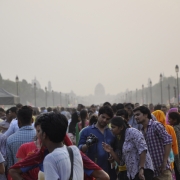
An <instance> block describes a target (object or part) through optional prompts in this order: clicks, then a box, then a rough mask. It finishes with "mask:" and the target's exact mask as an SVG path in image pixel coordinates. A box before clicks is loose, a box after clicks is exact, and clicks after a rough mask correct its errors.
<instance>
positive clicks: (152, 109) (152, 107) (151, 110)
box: [149, 103, 154, 113]
mask: <svg viewBox="0 0 180 180" xmlns="http://www.w3.org/2000/svg"><path fill="white" fill-rule="evenodd" d="M149 110H150V112H151V113H152V112H153V111H154V105H153V104H152V103H151V104H149Z"/></svg>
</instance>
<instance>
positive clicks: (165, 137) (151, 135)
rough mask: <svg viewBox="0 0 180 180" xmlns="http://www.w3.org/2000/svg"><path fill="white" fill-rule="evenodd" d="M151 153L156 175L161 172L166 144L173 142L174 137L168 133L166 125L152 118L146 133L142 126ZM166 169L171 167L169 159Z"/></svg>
mask: <svg viewBox="0 0 180 180" xmlns="http://www.w3.org/2000/svg"><path fill="white" fill-rule="evenodd" d="M141 131H142V133H143V134H144V137H145V140H146V143H147V146H148V150H149V153H150V155H151V159H152V162H153V166H154V177H157V176H159V175H160V174H161V171H160V167H161V166H162V163H163V157H164V150H165V147H164V146H165V145H167V144H171V143H172V137H171V135H169V134H168V133H167V131H166V130H165V127H164V126H163V125H162V124H161V123H159V122H157V121H153V120H152V119H150V120H149V124H148V127H147V131H146V133H145V132H144V130H143V128H142V130H141ZM166 169H170V162H169V161H167V164H166Z"/></svg>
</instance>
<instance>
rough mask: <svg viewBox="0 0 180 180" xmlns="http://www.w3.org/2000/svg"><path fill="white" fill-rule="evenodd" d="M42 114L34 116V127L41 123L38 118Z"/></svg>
mask: <svg viewBox="0 0 180 180" xmlns="http://www.w3.org/2000/svg"><path fill="white" fill-rule="evenodd" d="M41 116H42V114H40V115H39V116H37V117H36V120H35V123H34V127H35V128H36V127H37V126H39V125H41V121H40V120H39V118H40V117H41Z"/></svg>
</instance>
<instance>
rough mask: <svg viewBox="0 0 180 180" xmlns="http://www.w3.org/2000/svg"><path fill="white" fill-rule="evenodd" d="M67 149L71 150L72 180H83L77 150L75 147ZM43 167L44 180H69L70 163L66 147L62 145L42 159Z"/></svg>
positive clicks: (79, 156) (80, 160)
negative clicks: (72, 157) (72, 158)
mask: <svg viewBox="0 0 180 180" xmlns="http://www.w3.org/2000/svg"><path fill="white" fill-rule="evenodd" d="M69 147H70V148H72V151H73V155H74V161H73V180H83V179H84V171H83V162H82V157H81V154H80V152H79V149H78V148H77V147H76V146H69ZM43 166H44V176H45V180H52V179H53V180H69V177H70V173H71V162H70V157H69V153H68V151H67V147H66V146H65V145H64V146H63V147H61V148H56V149H55V150H54V151H53V152H52V153H49V154H48V155H47V156H46V157H45V159H44V162H43Z"/></svg>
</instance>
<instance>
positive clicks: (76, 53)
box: [0, 0, 180, 95]
mask: <svg viewBox="0 0 180 180" xmlns="http://www.w3.org/2000/svg"><path fill="white" fill-rule="evenodd" d="M176 64H179V66H180V1H179V0H123V1H120V0H116V1H115V0H114V1H110V0H91V1H90V0H89V1H87V0H82V1H79V0H72V1H67V0H49V1H47V0H28V1H27V0H16V1H8V0H1V1H0V73H1V75H2V76H3V78H4V79H10V80H13V81H14V80H15V76H16V75H18V76H19V78H20V80H22V79H26V80H27V81H28V82H31V80H32V79H33V78H34V77H36V78H37V80H38V81H39V82H40V84H41V86H42V88H44V87H45V86H47V82H48V81H49V80H50V81H51V83H52V88H53V90H55V91H61V92H70V91H71V90H73V91H74V92H75V93H76V94H77V95H88V94H93V93H94V88H95V85H96V84H97V83H99V82H100V83H102V84H103V85H104V87H105V90H106V93H110V94H116V93H119V92H122V91H125V90H126V89H127V88H128V89H129V90H134V89H136V88H141V86H142V84H143V83H144V84H145V85H147V81H148V78H151V80H152V83H157V82H158V80H159V74H160V73H161V72H162V73H164V74H165V76H170V75H173V76H174V75H175V70H174V67H175V65H176Z"/></svg>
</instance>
